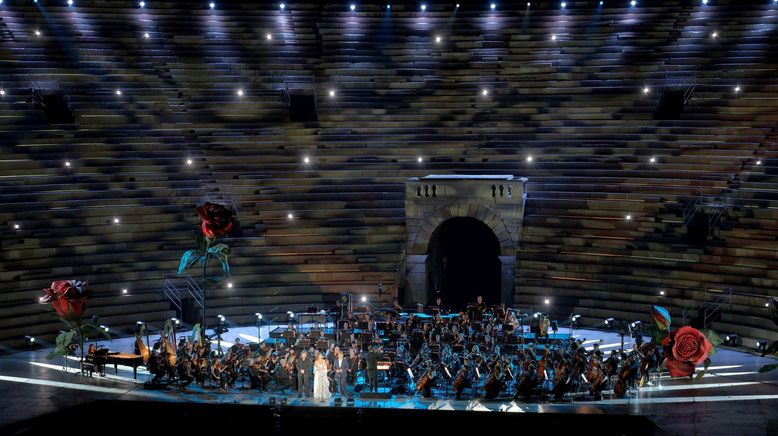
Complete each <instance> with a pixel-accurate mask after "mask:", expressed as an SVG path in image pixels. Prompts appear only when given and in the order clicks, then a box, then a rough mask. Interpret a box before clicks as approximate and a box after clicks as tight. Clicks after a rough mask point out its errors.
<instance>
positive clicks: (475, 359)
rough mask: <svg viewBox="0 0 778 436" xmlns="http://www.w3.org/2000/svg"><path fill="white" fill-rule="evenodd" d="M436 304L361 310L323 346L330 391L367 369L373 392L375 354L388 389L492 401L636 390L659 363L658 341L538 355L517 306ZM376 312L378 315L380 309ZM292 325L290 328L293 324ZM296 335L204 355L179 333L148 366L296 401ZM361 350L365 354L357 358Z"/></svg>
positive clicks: (307, 383)
mask: <svg viewBox="0 0 778 436" xmlns="http://www.w3.org/2000/svg"><path fill="white" fill-rule="evenodd" d="M398 306H399V305H398ZM433 308H435V309H437V313H435V314H433V316H429V315H427V314H423V313H418V314H417V313H414V314H410V315H403V316H402V317H401V318H398V319H396V322H386V324H385V325H381V326H380V328H379V325H378V324H377V323H376V322H375V320H374V318H373V316H372V314H370V313H365V314H362V313H360V314H359V316H360V317H361V318H362V319H363V321H362V322H367V325H363V326H362V327H364V330H365V331H367V332H369V334H366V335H362V334H357V335H354V334H353V333H351V332H343V334H341V335H338V336H336V337H337V338H338V340H336V341H333V342H331V343H329V344H328V346H327V348H326V349H324V348H322V350H321V351H322V352H323V353H325V359H326V360H327V362H328V363H327V366H328V370H327V376H328V378H330V381H329V386H330V389H331V390H333V392H334V391H337V393H338V395H339V396H340V397H341V398H342V397H345V396H347V395H348V384H349V383H355V382H356V380H357V379H358V373H359V371H364V376H365V383H366V387H365V389H367V390H369V391H377V390H378V360H379V354H382V353H385V354H383V355H385V356H387V357H388V360H389V361H390V365H389V372H388V375H389V385H390V386H391V387H392V391H393V392H395V393H397V392H408V393H410V394H413V392H420V393H423V395H424V396H433V395H441V394H442V392H444V390H445V391H448V390H449V389H451V392H453V393H454V394H455V395H456V398H457V399H461V398H462V397H463V396H464V393H465V392H466V391H467V389H466V388H468V387H473V388H474V389H473V392H474V394H473V395H475V393H476V392H481V393H483V397H484V398H486V399H494V398H496V397H497V396H498V395H499V394H500V392H502V391H507V392H509V393H510V395H514V394H515V395H514V397H515V398H523V399H526V400H530V399H533V400H534V399H536V398H537V399H539V400H546V399H549V398H553V399H557V400H558V399H561V398H562V397H563V396H564V395H565V394H566V393H567V392H570V391H573V392H577V393H578V394H577V395H581V394H583V393H584V392H589V393H590V394H591V395H592V397H593V398H594V399H599V398H600V396H601V392H602V391H603V389H605V388H606V387H608V386H611V387H613V386H614V384H613V383H610V384H609V383H608V382H609V379H610V378H613V376H617V378H618V379H619V382H620V383H619V386H620V388H621V389H623V390H624V391H626V390H628V389H629V388H635V386H636V382H640V384H643V383H646V381H647V376H648V373H649V371H651V370H652V369H654V368H656V367H657V366H658V361H659V360H658V359H657V356H656V353H657V351H656V350H657V349H661V347H656V345H654V344H651V343H647V344H643V345H642V346H639V347H635V349H634V350H632V352H631V353H625V356H624V357H623V358H620V357H619V355H618V354H617V351H615V350H614V351H613V352H611V356H610V358H608V359H605V358H606V357H607V355H603V353H602V351H601V350H600V349H599V344H597V343H595V344H593V346H592V347H593V349H592V350H591V351H590V352H587V350H586V349H585V348H584V347H583V344H582V342H583V340H575V339H572V338H570V339H562V338H549V341H548V342H549V343H548V344H546V347H543V348H542V350H543V351H539V353H538V354H540V356H537V355H536V354H535V352H534V346H535V345H533V344H530V345H529V346H528V347H526V348H525V346H524V338H525V337H524V335H523V334H522V331H521V329H519V328H516V329H514V328H513V327H514V326H515V327H518V326H520V324H519V320H520V318H517V316H518V311H517V310H514V309H508V308H504V307H500V308H495V312H494V314H493V315H494V316H484V313H485V311H486V305H485V303H484V301H483V298H478V301H477V302H476V303H475V304H471V305H470V309H471V310H470V311H469V314H468V313H460V314H454V315H451V316H442V312H444V311H445V308H443V304H442V301H441V300H440V299H436V300H435V306H434V307H433ZM396 309H397V310H398V312H397V314H398V315H399V314H400V313H402V312H401V310H402V308H396ZM344 310H345V308H344ZM479 314H480V315H479ZM377 315H378V317H379V319H380V313H379V314H377ZM469 315H470V316H469ZM479 318H480V321H478V319H479ZM538 321H540V320H538ZM339 327H340V326H339ZM289 331H290V332H294V331H295V329H294V325H290V326H289ZM296 339H297V340H296V344H297V345H296V346H297V347H298V348H297V349H295V345H294V344H295V342H288V343H285V342H284V341H278V342H273V341H267V342H262V343H261V345H260V346H259V349H258V350H257V351H256V352H252V350H250V349H249V347H248V346H246V345H245V344H243V343H241V340H240V339H236V340H235V341H234V345H232V346H231V347H230V348H229V349H228V350H227V353H226V354H225V355H224V356H220V355H216V354H211V353H209V350H210V347H211V343H210V342H209V341H208V340H205V341H204V342H203V343H202V344H201V343H200V341H199V340H196V341H194V342H189V341H188V340H187V339H185V340H183V341H182V342H179V343H178V344H177V345H178V347H177V349H173V348H172V347H170V346H169V345H167V344H164V342H159V343H157V344H155V346H154V347H153V350H152V353H151V358H150V359H149V361H148V369H149V372H150V373H151V374H152V377H153V379H152V381H153V382H155V383H159V382H161V381H163V380H165V378H167V380H168V382H169V381H171V380H173V381H175V380H180V382H181V385H182V386H184V387H186V386H188V385H189V384H190V383H192V382H193V381H196V382H197V383H198V384H199V385H201V386H204V385H205V380H206V378H211V379H212V380H214V381H215V382H216V383H215V384H217V385H218V386H219V387H220V388H221V389H223V390H227V389H229V388H231V387H233V386H235V385H236V384H238V383H239V381H240V380H241V378H244V379H246V380H247V383H246V385H250V386H251V388H252V389H258V390H261V391H264V390H267V389H277V390H281V391H283V390H285V389H288V388H292V389H294V388H295V387H296V389H297V392H298V394H299V395H300V396H301V397H302V396H310V395H311V388H312V385H313V383H312V382H313V378H314V377H313V375H314V374H313V370H312V363H313V362H312V359H311V358H312V356H313V355H314V353H315V350H314V349H313V348H309V349H306V350H301V349H300V348H299V347H300V346H301V345H302V344H303V343H305V347H308V345H307V339H310V338H309V337H308V334H300V335H298V336H297V338H296ZM520 342H521V344H520ZM544 342H545V340H544ZM378 345H380V346H378ZM538 345H540V344H538ZM540 346H542V345H540ZM360 350H365V351H364V352H363V353H362V354H360ZM538 350H541V348H538ZM171 351H173V353H172V354H174V355H173V356H172V357H173V359H170V357H171ZM660 353H661V351H660ZM176 358H177V359H176ZM604 359H605V360H604ZM171 362H173V363H171ZM411 362H412V363H411ZM408 369H411V371H410V372H409V371H408ZM437 375H440V377H437ZM414 385H416V386H417V389H416V390H415V391H413V386H414ZM579 385H580V389H579ZM409 388H410V392H409ZM481 389H483V391H482V390H481Z"/></svg>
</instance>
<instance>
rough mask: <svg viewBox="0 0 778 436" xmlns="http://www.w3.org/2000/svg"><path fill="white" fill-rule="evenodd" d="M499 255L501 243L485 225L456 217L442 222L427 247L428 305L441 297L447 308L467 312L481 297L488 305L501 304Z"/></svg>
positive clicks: (466, 218)
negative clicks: (469, 304) (468, 306)
mask: <svg viewBox="0 0 778 436" xmlns="http://www.w3.org/2000/svg"><path fill="white" fill-rule="evenodd" d="M499 256H500V242H499V240H498V239H497V236H496V235H495V234H494V232H493V231H492V229H490V228H489V226H487V225H486V224H484V223H483V222H481V221H479V220H477V219H475V218H470V217H456V218H450V219H448V220H446V221H444V222H443V223H441V224H440V225H439V226H438V228H437V229H435V231H434V232H433V233H432V237H431V238H430V242H429V246H428V247H427V268H426V269H427V271H428V275H427V291H428V292H427V295H429V297H430V300H431V301H428V304H431V303H433V302H434V301H435V298H437V297H441V299H442V300H443V305H444V306H446V307H447V308H449V309H454V310H463V309H465V308H466V307H467V304H468V303H473V302H475V300H476V297H477V296H478V295H481V296H483V298H484V302H486V304H488V305H492V304H499V303H500V302H501V292H500V285H501V278H500V272H501V263H500V258H499Z"/></svg>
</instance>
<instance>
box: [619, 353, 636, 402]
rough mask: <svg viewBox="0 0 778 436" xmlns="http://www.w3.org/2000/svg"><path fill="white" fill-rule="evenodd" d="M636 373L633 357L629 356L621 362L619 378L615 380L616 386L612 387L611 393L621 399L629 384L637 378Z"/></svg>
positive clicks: (632, 355)
mask: <svg viewBox="0 0 778 436" xmlns="http://www.w3.org/2000/svg"><path fill="white" fill-rule="evenodd" d="M637 372H638V366H637V365H635V355H634V354H631V355H630V356H629V357H627V358H626V359H624V360H623V361H622V362H621V369H619V376H618V378H617V379H616V385H615V386H614V387H613V393H614V394H616V396H617V397H619V398H621V397H623V396H624V394H626V393H627V389H629V385H630V382H631V381H632V380H633V379H634V378H635V377H636V376H637Z"/></svg>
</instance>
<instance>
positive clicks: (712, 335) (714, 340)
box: [702, 329, 724, 356]
mask: <svg viewBox="0 0 778 436" xmlns="http://www.w3.org/2000/svg"><path fill="white" fill-rule="evenodd" d="M702 334H704V335H705V337H706V338H707V339H708V342H710V343H711V345H713V348H711V349H710V351H709V352H708V356H714V355H715V354H716V347H718V346H719V345H720V344H721V343H723V342H724V340H723V339H721V336H719V334H718V333H716V332H715V331H714V330H711V329H704V330H702Z"/></svg>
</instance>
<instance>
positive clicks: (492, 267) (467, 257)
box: [403, 174, 527, 308]
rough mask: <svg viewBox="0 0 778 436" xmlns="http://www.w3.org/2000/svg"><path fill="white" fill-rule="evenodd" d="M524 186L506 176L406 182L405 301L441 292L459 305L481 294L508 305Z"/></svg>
mask: <svg viewBox="0 0 778 436" xmlns="http://www.w3.org/2000/svg"><path fill="white" fill-rule="evenodd" d="M526 182H527V179H526V178H518V177H514V176H511V175H498V176H477V175H456V174H455V175H431V176H426V177H422V178H413V179H409V180H408V181H407V182H406V183H405V225H406V230H407V240H406V255H405V281H406V290H405V297H404V301H403V304H404V305H406V306H413V305H414V304H416V303H423V304H428V303H429V302H431V301H432V300H434V298H435V297H436V296H437V295H440V296H441V297H442V298H443V299H444V304H446V305H452V306H460V305H462V304H463V302H466V301H468V300H474V296H475V295H479V294H481V295H484V297H485V300H486V303H487V304H498V303H506V304H509V305H510V304H512V303H513V297H514V294H515V288H516V284H515V279H514V271H515V269H516V254H517V249H518V245H519V234H520V231H521V227H522V224H523V217H524V200H525V198H526V196H525V192H526V191H525V183H526ZM498 270H499V273H498ZM457 308H459V307H457Z"/></svg>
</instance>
